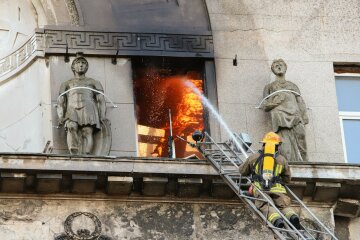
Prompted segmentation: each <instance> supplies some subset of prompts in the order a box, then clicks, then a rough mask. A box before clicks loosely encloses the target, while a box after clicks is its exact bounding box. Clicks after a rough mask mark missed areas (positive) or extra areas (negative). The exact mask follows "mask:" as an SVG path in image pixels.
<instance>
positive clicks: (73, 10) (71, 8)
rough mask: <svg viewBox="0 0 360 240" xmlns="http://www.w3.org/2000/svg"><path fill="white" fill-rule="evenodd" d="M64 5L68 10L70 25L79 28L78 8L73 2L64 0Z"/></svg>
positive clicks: (73, 0)
mask: <svg viewBox="0 0 360 240" xmlns="http://www.w3.org/2000/svg"><path fill="white" fill-rule="evenodd" d="M65 4H66V6H67V9H68V12H69V15H70V19H71V24H72V25H75V26H79V25H80V17H79V13H78V7H77V6H76V3H75V0H65Z"/></svg>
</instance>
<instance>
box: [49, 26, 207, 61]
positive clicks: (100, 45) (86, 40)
mask: <svg viewBox="0 0 360 240" xmlns="http://www.w3.org/2000/svg"><path fill="white" fill-rule="evenodd" d="M46 46H47V48H49V49H62V48H66V46H68V48H69V49H74V50H79V49H81V50H86V49H88V50H119V51H120V52H121V51H124V50H125V51H131V52H132V53H131V52H130V55H141V53H139V51H151V52H156V51H158V52H163V51H166V52H183V53H204V54H207V55H206V57H210V56H212V55H213V39H212V36H209V35H181V34H157V33H107V32H73V31H56V30H47V31H46ZM128 54H129V53H128ZM146 55H149V54H146ZM155 55H156V53H155Z"/></svg>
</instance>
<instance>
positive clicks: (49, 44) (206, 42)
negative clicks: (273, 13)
mask: <svg viewBox="0 0 360 240" xmlns="http://www.w3.org/2000/svg"><path fill="white" fill-rule="evenodd" d="M66 48H68V50H69V52H70V53H75V52H78V51H82V52H84V53H85V54H92V55H96V54H99V55H102V56H104V55H110V56H112V55H114V54H115V52H116V51H118V55H126V56H142V55H146V56H164V55H166V56H174V57H176V56H180V57H213V55H214V51H213V38H212V36H211V35H187V34H160V33H128V32H89V31H88V32H86V31H85V32H84V31H65V30H47V29H46V30H43V31H42V32H37V33H35V34H34V35H33V36H32V37H31V38H30V39H29V40H28V41H27V42H26V43H25V44H24V45H23V46H21V47H20V48H19V49H18V50H17V51H15V52H13V53H12V54H10V55H8V56H6V57H4V58H1V59H0V81H1V80H2V79H3V78H6V77H7V76H9V73H11V72H16V71H18V70H19V69H21V68H23V67H25V65H26V64H24V63H25V62H28V60H29V58H32V57H36V56H38V55H39V56H43V55H44V54H53V53H56V54H64V53H65V52H66ZM5 75H6V76H5Z"/></svg>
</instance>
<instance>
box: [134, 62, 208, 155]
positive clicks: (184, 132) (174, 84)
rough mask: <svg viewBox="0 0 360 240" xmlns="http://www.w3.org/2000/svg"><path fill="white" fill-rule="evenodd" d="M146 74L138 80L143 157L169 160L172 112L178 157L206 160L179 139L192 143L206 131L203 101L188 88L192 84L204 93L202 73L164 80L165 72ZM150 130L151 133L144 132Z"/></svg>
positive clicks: (149, 70)
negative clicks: (195, 157)
mask: <svg viewBox="0 0 360 240" xmlns="http://www.w3.org/2000/svg"><path fill="white" fill-rule="evenodd" d="M144 73H145V74H143V76H141V77H140V78H138V79H135V80H134V82H135V83H134V84H135V85H134V90H135V96H136V105H137V109H136V112H137V114H136V115H137V118H138V134H139V135H138V136H139V144H138V146H139V155H140V156H159V157H167V156H168V149H167V144H168V137H169V135H170V125H169V116H168V110H169V109H171V114H172V130H173V137H174V138H175V149H176V156H177V157H180V158H182V157H187V156H189V155H194V154H195V155H196V156H197V157H198V158H202V156H201V154H200V153H198V151H197V150H196V149H194V148H189V147H188V146H187V144H186V143H185V142H184V141H181V140H179V139H178V138H176V135H179V136H181V137H183V138H185V139H188V140H189V139H191V134H192V133H193V132H194V131H195V130H203V129H204V111H203V106H202V103H201V98H200V96H198V95H197V94H196V93H194V91H193V90H192V89H191V88H190V87H189V86H188V85H186V84H185V83H186V81H190V82H192V83H193V84H194V85H195V86H196V87H197V88H198V89H199V90H200V91H201V92H203V90H202V85H203V80H202V79H199V78H200V73H196V72H195V73H194V72H190V73H187V74H185V75H175V76H174V75H173V76H161V69H160V70H159V69H157V68H154V67H151V68H150V67H149V68H148V69H145V70H144ZM147 128H148V129H149V130H146V131H144V129H147ZM152 133H162V134H160V135H159V134H156V135H155V134H152Z"/></svg>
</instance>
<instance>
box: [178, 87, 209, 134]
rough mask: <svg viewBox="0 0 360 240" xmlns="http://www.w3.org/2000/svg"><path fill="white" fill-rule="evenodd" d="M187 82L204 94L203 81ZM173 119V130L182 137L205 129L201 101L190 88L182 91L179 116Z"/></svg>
mask: <svg viewBox="0 0 360 240" xmlns="http://www.w3.org/2000/svg"><path fill="white" fill-rule="evenodd" d="M187 81H190V82H191V83H193V84H194V85H195V86H196V87H197V88H198V89H199V90H200V91H201V92H202V80H187ZM173 119H174V120H173V121H174V123H173V128H174V130H176V131H177V132H178V133H179V134H180V135H185V136H187V135H188V134H191V133H192V132H193V131H194V130H196V129H200V130H202V129H204V121H203V119H204V115H203V106H202V104H201V99H200V96H198V95H197V94H196V93H194V92H193V90H192V89H191V88H190V87H187V86H185V85H184V88H183V89H182V99H181V102H180V103H179V104H178V106H177V115H176V116H174V118H173ZM190 129H191V130H190ZM189 130H190V132H189Z"/></svg>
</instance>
